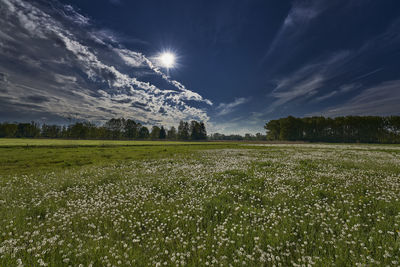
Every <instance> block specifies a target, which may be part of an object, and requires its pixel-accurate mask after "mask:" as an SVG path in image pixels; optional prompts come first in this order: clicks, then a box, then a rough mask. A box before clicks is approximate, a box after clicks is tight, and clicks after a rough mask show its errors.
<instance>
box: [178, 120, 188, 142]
mask: <svg viewBox="0 0 400 267" xmlns="http://www.w3.org/2000/svg"><path fill="white" fill-rule="evenodd" d="M189 137H190V134H189V123H188V122H186V121H185V122H184V121H180V122H179V126H178V139H179V140H189Z"/></svg>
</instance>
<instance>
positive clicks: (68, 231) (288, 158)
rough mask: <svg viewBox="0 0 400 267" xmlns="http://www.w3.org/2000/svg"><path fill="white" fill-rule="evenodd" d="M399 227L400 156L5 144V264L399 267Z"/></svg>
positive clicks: (309, 147) (238, 147)
mask: <svg viewBox="0 0 400 267" xmlns="http://www.w3.org/2000/svg"><path fill="white" fill-rule="evenodd" d="M52 142H53V143H52ZM399 224H400V146H396V145H360V144H354V145H350V144H334V145H332V144H245V143H207V142H201V143H188V142H182V143H180V142H129V141H121V142H115V141H62V140H53V141H46V140H15V139H1V140H0V231H1V232H0V266H178V265H182V266H243V265H247V266H398V265H400V226H399Z"/></svg>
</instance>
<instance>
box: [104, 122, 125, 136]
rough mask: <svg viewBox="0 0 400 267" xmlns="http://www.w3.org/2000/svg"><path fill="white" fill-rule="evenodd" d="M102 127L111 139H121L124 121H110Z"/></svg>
mask: <svg viewBox="0 0 400 267" xmlns="http://www.w3.org/2000/svg"><path fill="white" fill-rule="evenodd" d="M104 127H105V128H106V129H107V130H109V131H110V133H111V139H121V137H122V135H123V130H124V128H125V119H123V118H120V119H111V120H109V121H107V122H106V123H105V124H104Z"/></svg>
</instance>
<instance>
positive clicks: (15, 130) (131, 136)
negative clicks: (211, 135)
mask: <svg viewBox="0 0 400 267" xmlns="http://www.w3.org/2000/svg"><path fill="white" fill-rule="evenodd" d="M191 127H192V128H190V127H189V123H188V122H183V121H181V122H180V124H179V130H178V132H177V131H176V128H175V127H171V128H170V130H169V131H168V133H167V131H166V130H165V128H164V126H161V127H159V126H153V127H152V128H151V132H149V129H148V128H147V127H145V126H143V125H141V124H140V123H139V122H135V121H134V120H131V119H127V120H126V119H124V118H118V119H117V118H113V119H110V120H109V121H107V122H106V123H105V124H104V125H101V126H97V125H96V124H94V123H90V122H76V123H74V124H70V125H68V126H67V127H66V126H59V125H48V124H43V125H42V126H41V127H40V125H38V124H37V123H34V122H32V123H7V122H5V123H0V138H1V137H6V138H15V137H18V138H64V139H103V140H106V139H110V140H146V139H151V140H158V139H160V140H165V139H168V140H204V139H207V131H206V127H205V124H204V123H203V122H197V121H192V122H191Z"/></svg>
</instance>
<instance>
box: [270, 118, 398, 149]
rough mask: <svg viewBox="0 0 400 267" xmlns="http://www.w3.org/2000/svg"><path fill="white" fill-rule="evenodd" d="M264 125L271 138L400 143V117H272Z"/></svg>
mask: <svg viewBox="0 0 400 267" xmlns="http://www.w3.org/2000/svg"><path fill="white" fill-rule="evenodd" d="M264 128H265V129H266V130H267V139H268V140H272V141H275V140H281V141H311V142H315V141H316V142H343V143H354V142H361V143H400V116H390V117H378V116H363V117H362V116H347V117H337V118H325V117H310V118H295V117H292V116H289V117H287V118H281V119H278V120H271V121H269V122H268V123H267V124H266V125H265V127H264Z"/></svg>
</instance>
